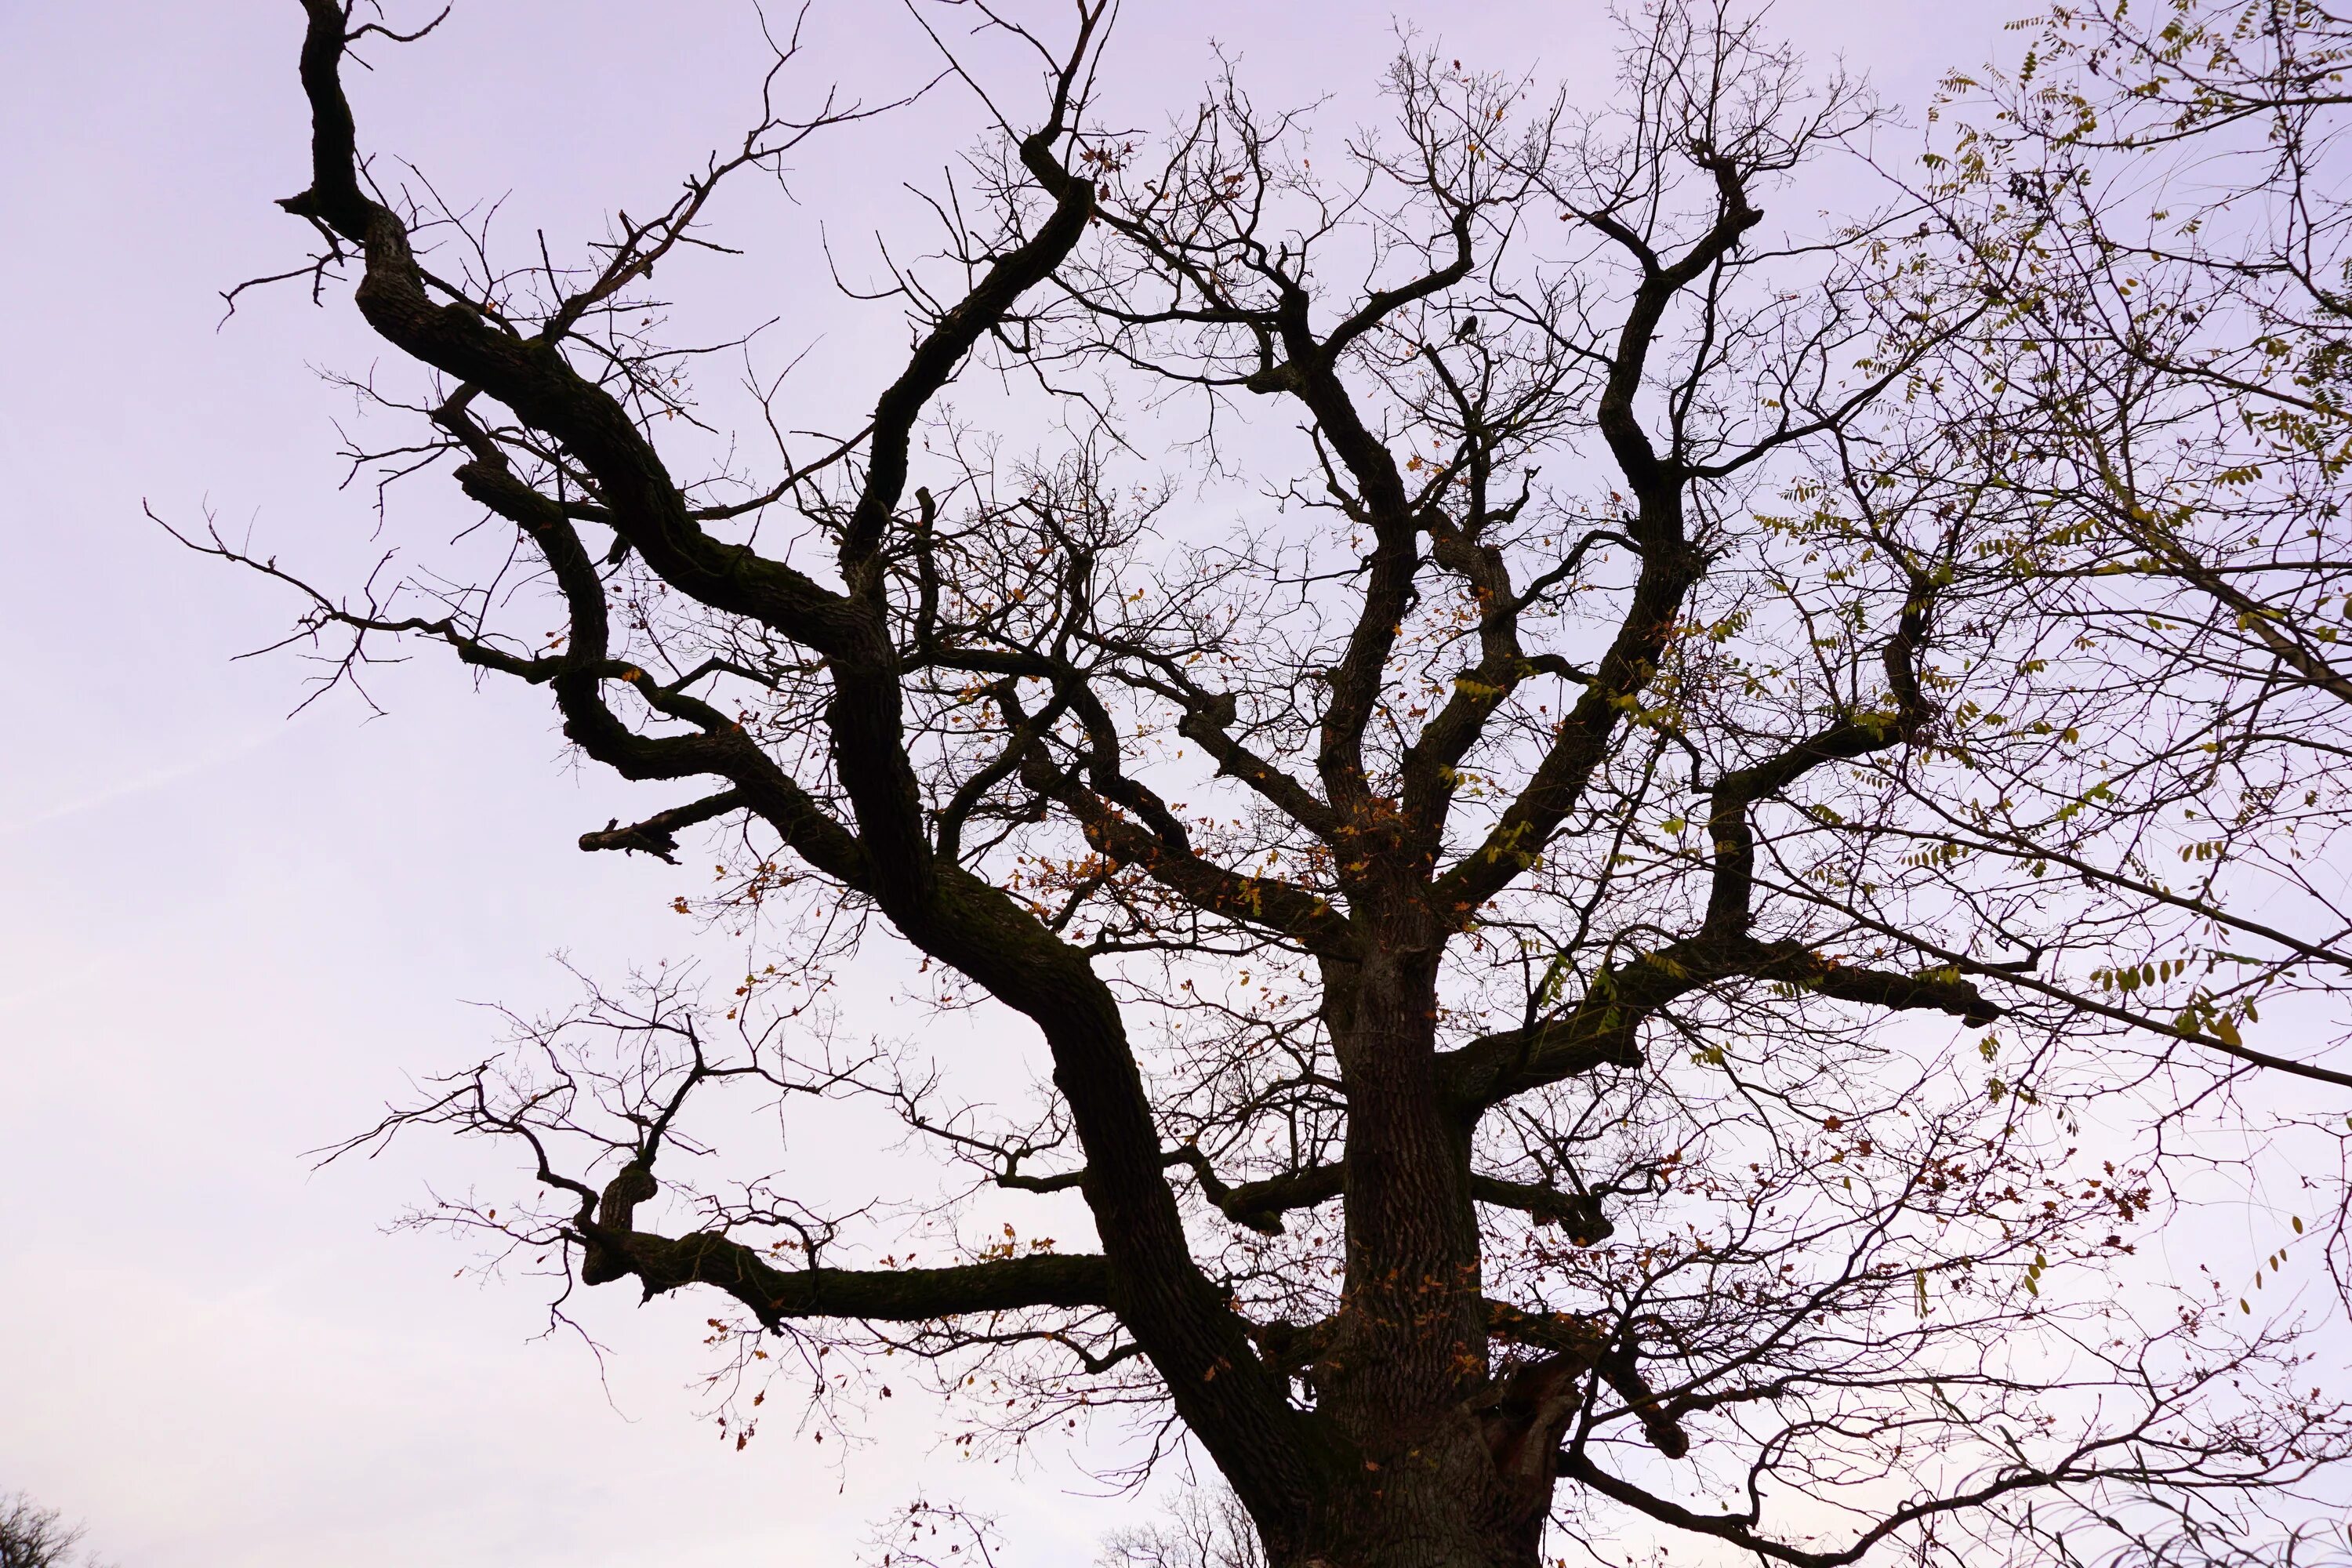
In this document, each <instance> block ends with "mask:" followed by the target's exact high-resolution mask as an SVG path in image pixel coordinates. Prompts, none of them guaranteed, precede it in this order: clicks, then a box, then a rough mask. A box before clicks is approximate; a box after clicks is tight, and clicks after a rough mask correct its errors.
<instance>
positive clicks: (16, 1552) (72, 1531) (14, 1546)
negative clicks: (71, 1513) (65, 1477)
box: [0, 1492, 93, 1568]
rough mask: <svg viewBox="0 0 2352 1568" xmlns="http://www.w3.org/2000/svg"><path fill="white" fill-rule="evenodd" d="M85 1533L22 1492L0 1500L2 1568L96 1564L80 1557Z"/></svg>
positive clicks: (51, 1509) (67, 1567) (62, 1516)
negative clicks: (80, 1548) (79, 1548)
mask: <svg viewBox="0 0 2352 1568" xmlns="http://www.w3.org/2000/svg"><path fill="white" fill-rule="evenodd" d="M83 1533H84V1532H83V1531H82V1529H81V1527H80V1526H79V1525H69V1524H68V1523H66V1522H65V1516H64V1515H62V1514H60V1513H59V1512H58V1510H56V1509H53V1508H43V1507H42V1506H41V1505H40V1504H38V1503H37V1502H35V1501H34V1500H32V1499H31V1498H29V1497H26V1495H25V1494H24V1493H23V1492H15V1493H11V1494H9V1495H8V1496H5V1497H0V1568H72V1564H74V1563H90V1562H92V1561H93V1560H92V1559H89V1558H87V1557H83V1556H81V1555H79V1553H78V1552H77V1551H76V1548H78V1547H79V1546H80V1545H81V1540H82V1535H83Z"/></svg>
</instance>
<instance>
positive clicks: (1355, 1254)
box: [1275, 942, 1582, 1568]
mask: <svg viewBox="0 0 2352 1568" xmlns="http://www.w3.org/2000/svg"><path fill="white" fill-rule="evenodd" d="M1419 946H1420V944H1413V945H1412V946H1406V947H1405V948H1404V951H1403V952H1399V951H1397V949H1395V948H1388V949H1375V950H1374V951H1373V952H1371V953H1370V954H1369V955H1368V956H1367V957H1366V959H1365V960H1364V962H1363V963H1361V964H1360V965H1350V966H1347V967H1346V968H1340V967H1339V966H1336V965H1334V966H1331V967H1330V968H1329V969H1328V970H1327V973H1326V980H1327V984H1328V987H1329V989H1328V997H1329V1000H1328V1004H1327V1008H1326V1018H1327V1021H1328V1025H1329V1027H1330V1029H1331V1034H1332V1040H1333V1045H1334V1047H1335V1049H1336V1052H1337V1054H1338V1057H1339V1064H1340V1069H1341V1072H1342V1074H1343V1075H1344V1078H1345V1081H1346V1084H1347V1090H1348V1105H1349V1127H1348V1145H1347V1270H1348V1272H1347V1280H1346V1287H1345V1295H1344V1298H1343V1302H1342V1306H1341V1309H1340V1311H1339V1317H1338V1319H1337V1320H1336V1321H1335V1322H1334V1323H1333V1324H1332V1332H1331V1334H1330V1336H1329V1338H1328V1341H1327V1342H1326V1344H1325V1346H1324V1347H1323V1349H1322V1351H1321V1352H1320V1353H1319V1355H1318V1358H1317V1361H1316V1363H1315V1365H1314V1367H1313V1370H1312V1376H1313V1379H1314V1385H1315V1394H1316V1415H1317V1419H1318V1421H1319V1422H1326V1423H1328V1424H1329V1428H1330V1430H1331V1431H1332V1433H1333V1436H1336V1437H1338V1438H1339V1443H1338V1444H1336V1445H1335V1447H1337V1448H1338V1449H1339V1451H1340V1452H1341V1453H1343V1454H1345V1455H1347V1456H1348V1457H1347V1458H1346V1459H1345V1460H1344V1461H1343V1462H1344V1463H1345V1464H1346V1465H1347V1466H1348V1467H1349V1468H1348V1470H1347V1472H1346V1473H1343V1474H1339V1475H1336V1476H1334V1477H1333V1478H1332V1482H1331V1489H1330V1492H1329V1494H1328V1497H1327V1498H1326V1499H1325V1500H1324V1501H1323V1505H1322V1506H1321V1507H1320V1508H1319V1509H1318V1513H1317V1517H1316V1519H1315V1520H1314V1521H1312V1522H1311V1523H1310V1524H1309V1525H1308V1527H1307V1530H1306V1531H1304V1532H1303V1534H1302V1536H1301V1537H1300V1538H1299V1539H1297V1541H1296V1542H1282V1543H1280V1545H1279V1546H1278V1547H1277V1549H1276V1553H1275V1562H1276V1564H1277V1568H1310V1565H1311V1568H1534V1565H1535V1564H1536V1563H1538V1560H1539V1548H1540V1545H1541V1541H1542V1531H1543V1523H1544V1519H1545V1516H1546V1514H1547V1512H1548V1510H1549V1498H1550V1491H1551V1481H1552V1473H1551V1458H1550V1456H1551V1453H1552V1452H1553V1450H1554V1448H1555V1447H1556V1441H1557V1436H1558V1433H1559V1429H1560V1427H1561V1426H1563V1425H1564V1423H1565V1420H1566V1415H1567V1412H1568V1409H1569V1408H1570V1405H1571V1404H1572V1400H1571V1399H1570V1397H1569V1395H1570V1394H1572V1388H1570V1387H1566V1386H1564V1385H1572V1384H1574V1382H1575V1381H1576V1377H1577V1374H1578V1373H1580V1372H1581V1370H1582V1369H1581V1368H1580V1367H1578V1368H1570V1367H1569V1366H1568V1365H1566V1363H1559V1364H1556V1365H1554V1366H1552V1367H1550V1368H1549V1369H1546V1370H1540V1371H1532V1370H1531V1371H1528V1372H1522V1373H1518V1374H1517V1375H1514V1376H1510V1377H1507V1378H1506V1379H1504V1380H1503V1381H1502V1382H1501V1383H1497V1382H1496V1380H1494V1379H1493V1378H1492V1377H1490V1375H1489V1361H1488V1351H1487V1335H1486V1308H1485V1291H1484V1279H1483V1277H1482V1274H1481V1268H1480V1249H1479V1245H1478V1226H1477V1216H1476V1213H1475V1210H1474V1209H1473V1207H1472V1204H1471V1196H1470V1141H1469V1129H1468V1128H1467V1127H1466V1126H1465V1124H1463V1123H1462V1122H1461V1121H1459V1120H1458V1119H1457V1118H1456V1117H1455V1116H1454V1114H1453V1113H1452V1111H1451V1110H1449V1109H1448V1107H1447V1103H1446V1101H1445V1100H1444V1097H1442V1096H1441V1095H1440V1094H1439V1093H1438V1085H1437V1082H1436V1074H1435V1065H1436V1038H1435V1035H1436V1012H1437V964H1436V960H1435V956H1434V953H1435V948H1436V944H1435V943H1434V942H1431V943H1428V944H1427V945H1426V947H1422V948H1421V950H1420V951H1419V952H1416V951H1414V949H1415V947H1419Z"/></svg>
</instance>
